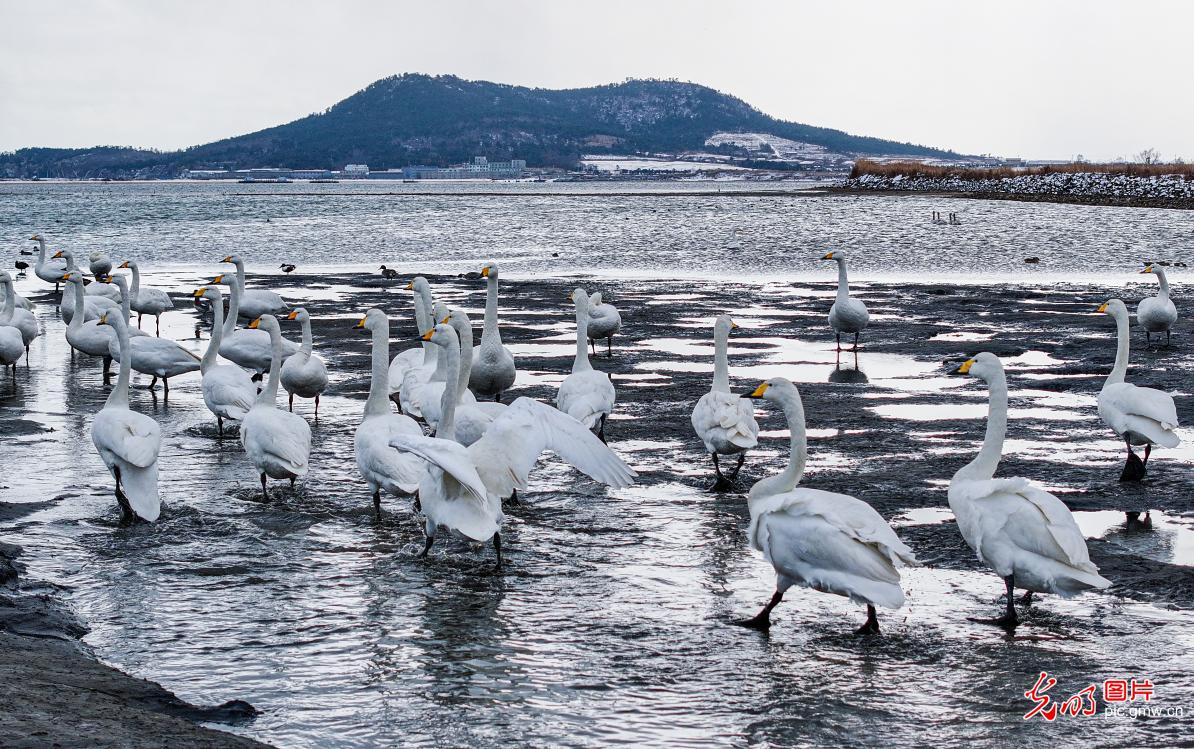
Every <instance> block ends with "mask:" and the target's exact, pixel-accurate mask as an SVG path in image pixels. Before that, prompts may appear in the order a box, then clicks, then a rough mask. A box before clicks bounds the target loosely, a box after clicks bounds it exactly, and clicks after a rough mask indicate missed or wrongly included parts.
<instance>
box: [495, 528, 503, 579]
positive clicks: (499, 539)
mask: <svg viewBox="0 0 1194 749" xmlns="http://www.w3.org/2000/svg"><path fill="white" fill-rule="evenodd" d="M493 551H494V553H495V554H497V564H496V565H494V567H493V571H494V572H501V571H502V534H501V533H494V534H493Z"/></svg>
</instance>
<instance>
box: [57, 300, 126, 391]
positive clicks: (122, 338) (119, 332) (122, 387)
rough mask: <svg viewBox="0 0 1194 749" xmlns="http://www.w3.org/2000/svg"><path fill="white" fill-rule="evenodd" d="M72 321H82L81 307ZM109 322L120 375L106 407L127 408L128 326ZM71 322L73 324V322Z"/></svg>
mask: <svg viewBox="0 0 1194 749" xmlns="http://www.w3.org/2000/svg"><path fill="white" fill-rule="evenodd" d="M79 288H80V289H82V288H83V285H82V284H79ZM74 319H75V320H81V319H83V309H82V307H80V308H79V310H78V312H77V314H75V317H74ZM111 321H112V322H113V323H114V327H115V328H116V341H117V343H119V345H120V374H119V375H118V376H117V378H116V387H114V388H112V392H111V393H109V394H108V407H110V408H128V407H129V374H130V373H131V372H132V367H133V352H132V351H131V350H130V348H129V326H128V322H127V321H126V320H125V319H124V318H121V319H119V320H116V319H112V320H111ZM71 322H74V320H72V321H71Z"/></svg>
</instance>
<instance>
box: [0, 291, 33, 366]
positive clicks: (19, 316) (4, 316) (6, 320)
mask: <svg viewBox="0 0 1194 749" xmlns="http://www.w3.org/2000/svg"><path fill="white" fill-rule="evenodd" d="M0 288H2V289H3V290H4V303H3V307H0V325H11V326H12V327H14V328H16V329H17V331H18V332H20V334H21V341H22V343H23V344H24V346H25V356H26V357H28V355H29V344H30V343H32V342H33V339H34V338H37V336H38V335H40V333H41V331H40V330H39V329H38V327H37V318H36V317H34V316H33V313H31V312H30V311H29V310H27V309H23V308H21V307H18V306H16V303H17V293H16V292H15V291H13V288H12V276H10V275H8V272H7V271H0ZM25 361H26V362H28V358H26V360H25Z"/></svg>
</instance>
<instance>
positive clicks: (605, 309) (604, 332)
mask: <svg viewBox="0 0 1194 749" xmlns="http://www.w3.org/2000/svg"><path fill="white" fill-rule="evenodd" d="M621 329H622V315H621V313H619V312H618V308H617V307H615V306H614V305H612V304H605V303H604V302H602V301H601V292H600V291H597V292H594V293H593V296H591V297H589V327H588V329H587V332H588V336H589V342H590V343H592V344H593V348H594V351H596V347H597V341H600V340H602V339H604V340H605V345H606V350H607V351H608V352H610V353H612V352H613V341H614V336H615V335H617V333H618V331H620V330H621Z"/></svg>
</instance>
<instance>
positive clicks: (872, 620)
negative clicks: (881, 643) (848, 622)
mask: <svg viewBox="0 0 1194 749" xmlns="http://www.w3.org/2000/svg"><path fill="white" fill-rule="evenodd" d="M854 634H856V635H877V634H879V615H878V613H876V611H875V607H874V606H872V605H870V604H869V603H868V604H867V607H866V621H865V622H863V623H862V626H861V627H859V628H858V629H856V630H854Z"/></svg>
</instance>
